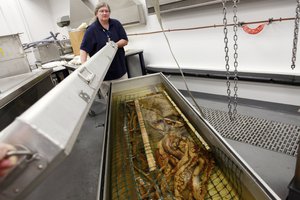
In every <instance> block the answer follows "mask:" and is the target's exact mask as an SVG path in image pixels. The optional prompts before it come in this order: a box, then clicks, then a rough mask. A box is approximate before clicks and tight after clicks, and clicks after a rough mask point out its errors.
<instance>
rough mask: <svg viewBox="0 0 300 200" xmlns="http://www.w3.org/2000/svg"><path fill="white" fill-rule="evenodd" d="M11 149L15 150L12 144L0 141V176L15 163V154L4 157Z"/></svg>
mask: <svg viewBox="0 0 300 200" xmlns="http://www.w3.org/2000/svg"><path fill="white" fill-rule="evenodd" d="M12 150H16V149H15V147H14V146H12V145H10V144H6V143H0V177H3V176H5V175H6V174H7V173H8V171H9V170H10V169H11V168H12V167H14V166H15V165H16V163H17V160H18V158H17V157H16V156H10V157H6V153H7V152H8V151H12Z"/></svg>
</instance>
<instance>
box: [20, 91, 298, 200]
mask: <svg viewBox="0 0 300 200" xmlns="http://www.w3.org/2000/svg"><path fill="white" fill-rule="evenodd" d="M186 98H187V99H188V100H189V101H191V99H190V97H186ZM196 101H197V102H198V104H199V105H200V106H203V107H206V108H212V109H217V110H221V111H224V112H226V111H227V102H224V101H220V100H213V99H207V98H203V97H201V95H200V96H197V97H196ZM92 110H94V111H95V113H96V115H95V116H91V115H89V116H87V118H86V120H85V122H84V125H83V127H82V130H81V132H80V134H79V136H78V139H77V141H76V144H75V145H74V148H73V150H72V153H71V154H70V156H69V157H68V158H67V159H66V160H65V161H64V162H63V163H62V164H61V165H59V166H58V167H57V168H56V169H55V170H54V171H53V172H52V174H51V175H50V176H49V177H48V178H47V179H46V180H44V181H43V182H42V183H41V184H40V185H39V186H38V187H36V188H35V190H34V191H33V192H32V193H31V194H30V195H29V196H28V197H27V198H26V199H25V200H40V199H43V200H53V199H55V200H68V199H70V200H71V199H72V200H83V199H88V200H90V199H97V190H98V176H99V169H100V163H101V162H102V158H101V151H102V145H103V141H102V140H103V130H104V127H103V126H104V123H105V116H106V112H105V106H104V105H103V104H101V103H99V102H94V104H93V105H92ZM238 113H239V114H240V115H247V116H252V117H257V118H263V119H267V120H271V121H276V122H280V123H289V124H293V125H298V126H299V125H300V115H299V114H295V113H292V114H291V113H284V112H278V111H274V110H268V109H265V108H262V107H260V106H253V105H251V106H248V105H239V106H238ZM225 139H226V138H225ZM226 141H227V142H228V143H229V144H230V145H232V147H233V148H234V149H235V150H236V152H237V153H238V154H239V155H240V156H241V157H242V158H243V159H244V160H245V161H246V162H247V163H248V164H249V165H250V166H251V167H252V168H253V169H254V170H255V171H256V173H257V174H258V175H259V176H260V177H261V178H262V179H263V180H264V181H265V182H266V183H267V184H268V185H269V186H270V187H271V188H272V189H273V190H274V191H275V193H276V194H277V195H278V196H280V198H282V199H285V198H286V197H287V195H288V184H289V182H290V181H291V179H292V177H293V175H294V170H295V163H296V157H295V156H291V155H287V154H284V153H278V152H276V151H272V150H268V149H266V148H261V147H258V146H254V145H251V144H248V143H244V142H238V141H235V140H232V139H226Z"/></svg>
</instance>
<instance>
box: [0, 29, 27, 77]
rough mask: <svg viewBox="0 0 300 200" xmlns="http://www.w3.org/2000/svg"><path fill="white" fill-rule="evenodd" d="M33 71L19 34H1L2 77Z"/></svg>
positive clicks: (0, 64)
mask: <svg viewBox="0 0 300 200" xmlns="http://www.w3.org/2000/svg"><path fill="white" fill-rule="evenodd" d="M27 72H31V69H30V66H29V63H28V60H27V57H26V54H25V52H24V50H23V47H22V43H21V40H20V37H19V34H12V35H3V36H0V78H5V77H10V76H15V75H19V74H24V73H27Z"/></svg>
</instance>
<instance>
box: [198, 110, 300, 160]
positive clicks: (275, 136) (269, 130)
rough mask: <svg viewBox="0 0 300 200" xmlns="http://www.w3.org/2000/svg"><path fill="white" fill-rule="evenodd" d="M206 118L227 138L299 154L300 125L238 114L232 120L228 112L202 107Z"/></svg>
mask: <svg viewBox="0 0 300 200" xmlns="http://www.w3.org/2000/svg"><path fill="white" fill-rule="evenodd" d="M202 111H203V112H204V114H205V117H206V119H207V120H208V121H209V122H210V124H211V125H212V126H213V127H214V128H215V129H216V130H217V131H218V132H219V133H220V134H221V135H222V136H223V137H225V138H228V139H232V140H235V141H239V142H245V143H248V144H251V145H254V146H258V147H261V148H265V149H268V150H272V151H276V152H280V153H285V154H288V155H291V156H296V155H297V149H298V144H299V135H300V126H296V125H291V124H286V123H281V122H275V121H270V120H266V119H260V118H255V117H251V116H245V115H240V114H237V115H236V120H235V121H230V119H229V116H228V113H227V112H225V111H220V110H214V109H210V108H205V107H202Z"/></svg>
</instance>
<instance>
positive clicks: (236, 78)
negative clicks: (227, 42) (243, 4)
mask: <svg viewBox="0 0 300 200" xmlns="http://www.w3.org/2000/svg"><path fill="white" fill-rule="evenodd" d="M299 1H300V0H299ZM236 13H237V0H233V23H234V24H233V32H234V36H233V40H234V45H233V49H234V78H233V80H234V101H233V102H234V103H233V113H232V114H233V116H232V118H233V119H235V118H236V113H237V110H236V107H237V91H238V70H237V68H238V64H239V63H238V61H237V59H238V53H237V49H238V45H237V40H238V36H237V31H238V19H237V16H236Z"/></svg>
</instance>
